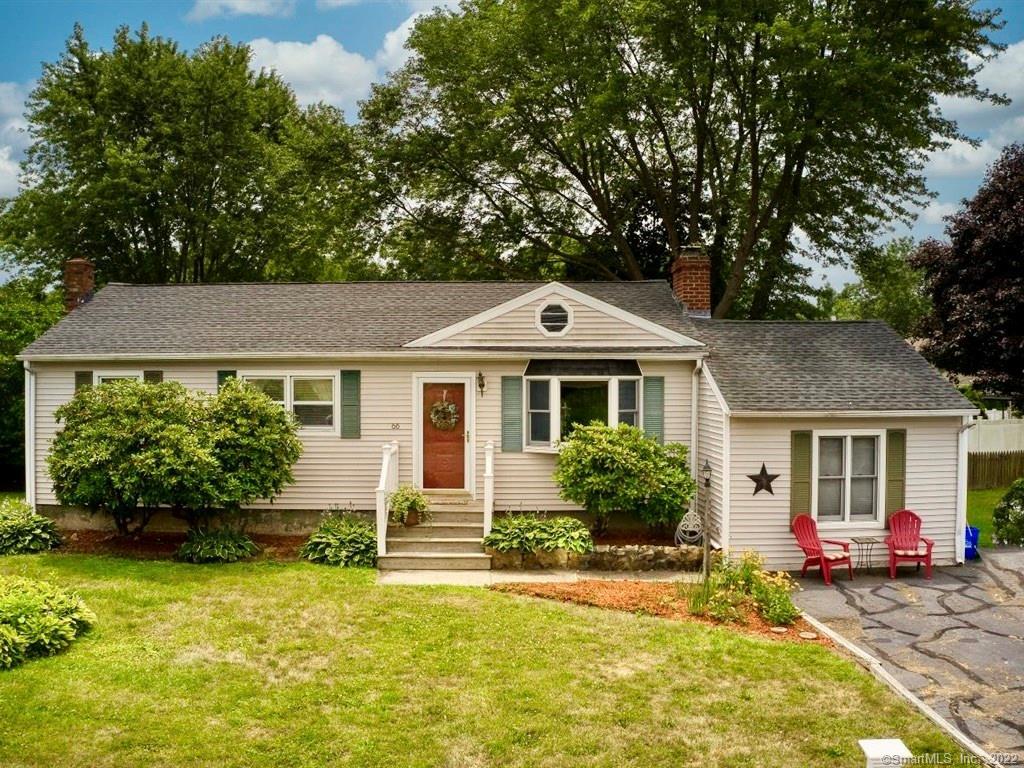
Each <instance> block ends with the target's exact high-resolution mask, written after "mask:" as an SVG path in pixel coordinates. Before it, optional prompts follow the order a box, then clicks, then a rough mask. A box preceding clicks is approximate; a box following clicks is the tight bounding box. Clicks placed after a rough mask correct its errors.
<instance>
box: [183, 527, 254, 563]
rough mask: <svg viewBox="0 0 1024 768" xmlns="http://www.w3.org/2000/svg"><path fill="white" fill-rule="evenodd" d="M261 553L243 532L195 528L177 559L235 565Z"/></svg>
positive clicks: (188, 561)
mask: <svg viewBox="0 0 1024 768" xmlns="http://www.w3.org/2000/svg"><path fill="white" fill-rule="evenodd" d="M259 551H260V548H259V547H257V546H256V542H254V541H253V540H252V539H250V538H249V537H248V536H247V535H245V534H244V533H242V532H241V531H236V530H232V529H231V528H215V529H203V528H193V529H191V530H189V532H188V536H187V537H186V539H185V543H184V544H182V545H181V546H180V547H179V548H178V552H177V554H176V555H175V557H177V558H178V559H179V560H183V561H184V562H186V563H234V562H237V561H239V560H244V559H245V558H247V557H252V556H253V555H255V554H256V553H257V552H259Z"/></svg>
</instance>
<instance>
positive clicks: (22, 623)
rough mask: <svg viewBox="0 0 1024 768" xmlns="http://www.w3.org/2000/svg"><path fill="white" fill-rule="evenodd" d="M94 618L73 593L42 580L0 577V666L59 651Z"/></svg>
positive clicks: (88, 625) (8, 666) (86, 627)
mask: <svg viewBox="0 0 1024 768" xmlns="http://www.w3.org/2000/svg"><path fill="white" fill-rule="evenodd" d="M95 621H96V616H95V615H94V614H93V612H92V611H90V610H89V609H88V607H86V605H85V603H84V602H83V601H82V599H81V598H80V597H78V595H76V594H74V593H73V592H67V591H65V590H63V589H60V588H58V587H55V586H54V585H52V584H48V583H47V582H45V581H34V580H32V579H25V578H20V577H16V576H0V669H10V668H11V667H13V666H16V665H18V664H20V663H22V662H23V661H25V660H27V659H32V658H35V657H38V656H52V655H53V654H55V653H59V652H60V651H62V650H64V649H65V648H67V647H68V646H69V645H70V644H71V642H72V641H73V640H74V639H75V638H76V637H78V636H79V635H81V634H82V633H83V632H85V631H86V630H87V629H89V627H91V626H92V625H93V624H94V623H95Z"/></svg>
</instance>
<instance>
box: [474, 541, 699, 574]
mask: <svg viewBox="0 0 1024 768" xmlns="http://www.w3.org/2000/svg"><path fill="white" fill-rule="evenodd" d="M487 554H489V555H490V556H491V568H494V569H496V570H538V569H551V568H565V569H568V570H572V571H699V570H700V566H701V559H702V557H703V554H704V553H703V550H702V549H701V548H700V547H690V546H682V547H666V546H659V545H655V544H626V545H623V546H616V545H612V544H598V545H597V546H595V547H594V551H593V552H587V553H585V554H582V555H580V554H576V553H575V552H566V551H565V550H564V549H556V550H554V551H553V552H529V553H522V552H497V551H495V550H493V549H488V550H487Z"/></svg>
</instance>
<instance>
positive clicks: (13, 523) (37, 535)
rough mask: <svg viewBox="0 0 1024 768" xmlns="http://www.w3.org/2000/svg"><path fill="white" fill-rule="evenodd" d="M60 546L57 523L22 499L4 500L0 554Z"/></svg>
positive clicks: (0, 509) (0, 517)
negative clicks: (37, 512)
mask: <svg viewBox="0 0 1024 768" xmlns="http://www.w3.org/2000/svg"><path fill="white" fill-rule="evenodd" d="M59 545H60V534H59V533H57V526H55V525H54V524H53V521H52V520H50V518H48V517H43V516H42V515H38V514H36V512H35V510H33V509H32V507H30V506H29V505H28V504H26V503H25V502H24V501H21V500H20V499H3V500H2V501H0V555H23V554H28V553H31V552H44V551H46V550H48V549H53V548H54V547H56V546H59Z"/></svg>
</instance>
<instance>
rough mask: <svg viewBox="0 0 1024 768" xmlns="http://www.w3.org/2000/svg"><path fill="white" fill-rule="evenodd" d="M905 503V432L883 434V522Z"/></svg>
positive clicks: (896, 431)
mask: <svg viewBox="0 0 1024 768" xmlns="http://www.w3.org/2000/svg"><path fill="white" fill-rule="evenodd" d="M906 503H907V430H905V429H889V430H886V432H885V522H886V523H888V522H889V518H890V517H892V513H893V512H896V511H898V510H901V509H903V507H904V506H905V505H906Z"/></svg>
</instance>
